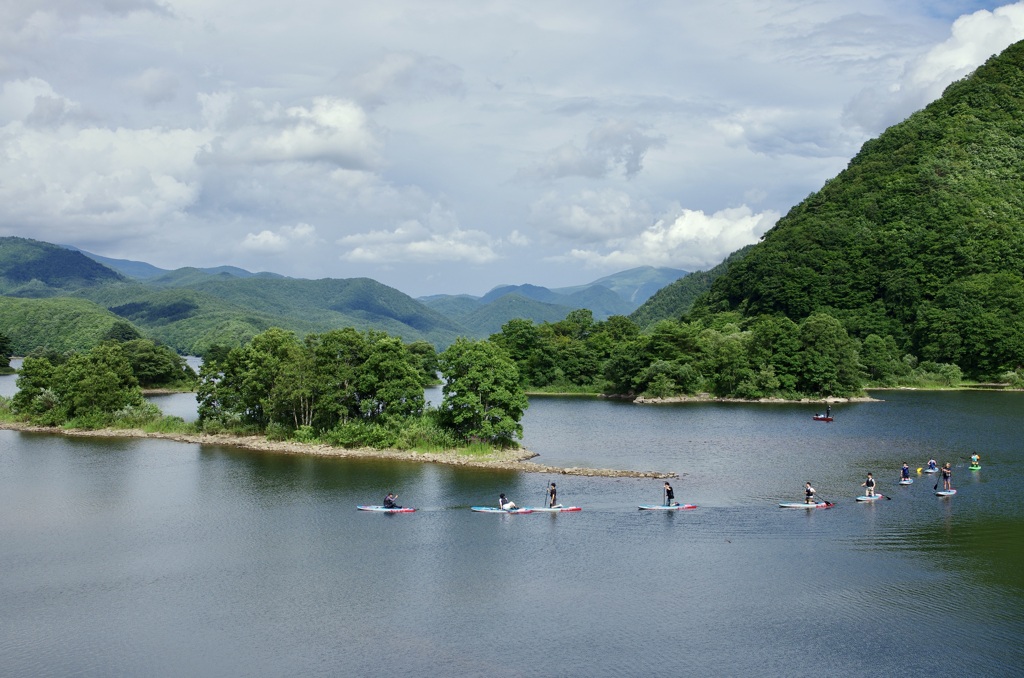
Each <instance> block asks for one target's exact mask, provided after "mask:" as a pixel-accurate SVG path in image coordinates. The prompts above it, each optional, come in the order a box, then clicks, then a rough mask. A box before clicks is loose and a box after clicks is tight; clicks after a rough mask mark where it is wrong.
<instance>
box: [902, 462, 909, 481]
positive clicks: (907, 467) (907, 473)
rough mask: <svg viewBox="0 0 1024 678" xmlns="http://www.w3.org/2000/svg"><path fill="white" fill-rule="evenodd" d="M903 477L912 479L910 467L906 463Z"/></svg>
mask: <svg viewBox="0 0 1024 678" xmlns="http://www.w3.org/2000/svg"><path fill="white" fill-rule="evenodd" d="M903 479H904V480H910V467H909V466H907V465H906V464H904V465H903Z"/></svg>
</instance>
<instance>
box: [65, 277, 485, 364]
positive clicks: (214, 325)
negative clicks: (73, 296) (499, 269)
mask: <svg viewBox="0 0 1024 678" xmlns="http://www.w3.org/2000/svg"><path fill="white" fill-rule="evenodd" d="M178 280H179V281H180V283H181V284H182V285H183V286H182V287H167V286H166V285H167V280H166V279H164V281H163V282H161V283H158V284H153V283H145V284H143V283H131V284H120V285H109V286H106V287H102V288H94V289H89V290H82V291H80V292H79V294H81V295H82V296H85V297H87V298H89V299H91V300H93V301H95V302H96V303H98V304H101V305H103V306H104V307H105V308H108V309H110V310H111V311H113V312H114V313H116V314H117V315H119V316H121V317H122V318H124V319H126V320H128V321H131V322H132V323H133V324H135V325H136V326H137V327H138V328H139V329H140V330H141V331H142V333H143V334H144V335H145V336H147V337H151V338H153V339H157V340H159V341H162V342H164V343H166V344H167V345H169V346H172V347H173V348H175V349H176V350H178V351H181V352H184V353H199V352H203V351H205V350H206V348H208V347H209V346H210V345H212V344H222V345H226V346H238V345H241V344H242V343H244V342H246V341H248V340H249V339H251V338H252V337H253V336H255V335H257V334H260V333H261V332H264V331H266V330H267V329H269V328H270V327H284V328H287V329H289V330H292V331H294V332H296V333H297V334H299V335H305V334H309V333H317V332H327V331H329V330H332V329H338V328H343V327H354V328H356V329H358V330H367V329H376V330H381V331H384V332H387V333H388V334H390V335H392V336H396V337H401V338H402V339H403V340H405V341H407V342H412V341H417V340H423V341H427V342H429V343H431V344H434V345H435V346H440V347H444V346H447V345H449V344H450V343H452V342H453V341H454V340H455V338H456V337H457V336H459V335H460V334H465V332H464V331H463V330H462V329H461V328H460V327H459V326H458V325H456V324H454V323H452V322H451V321H449V320H448V319H447V318H445V317H444V316H442V315H440V314H438V313H436V312H434V311H431V310H430V309H428V308H426V307H425V306H423V305H422V304H420V303H419V302H417V301H416V300H414V299H412V298H411V297H409V296H407V295H405V294H403V293H401V292H399V291H397V290H395V289H393V288H390V287H387V286H386V285H381V284H380V283H377V282H375V281H373V280H369V279H366V278H355V279H346V280H337V279H323V280H301V279H295V278H282V277H260V276H252V277H249V278H236V277H233V276H228V277H224V276H222V275H209V274H205V275H188V276H183V277H181V278H178Z"/></svg>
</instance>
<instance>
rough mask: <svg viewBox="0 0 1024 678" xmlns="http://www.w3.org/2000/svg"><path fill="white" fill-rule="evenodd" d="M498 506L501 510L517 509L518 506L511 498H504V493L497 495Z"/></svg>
mask: <svg viewBox="0 0 1024 678" xmlns="http://www.w3.org/2000/svg"><path fill="white" fill-rule="evenodd" d="M498 508H500V509H501V510H503V511H513V510H515V509H517V508H519V507H518V506H516V503H515V502H514V501H512V500H511V499H506V498H505V495H504V494H499V495H498Z"/></svg>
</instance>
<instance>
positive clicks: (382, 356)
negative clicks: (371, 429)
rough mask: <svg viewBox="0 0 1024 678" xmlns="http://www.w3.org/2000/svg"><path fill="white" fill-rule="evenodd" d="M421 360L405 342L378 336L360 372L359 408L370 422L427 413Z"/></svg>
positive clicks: (358, 381) (357, 385)
mask: <svg viewBox="0 0 1024 678" xmlns="http://www.w3.org/2000/svg"><path fill="white" fill-rule="evenodd" d="M421 374H422V373H421V371H420V365H419V361H418V360H417V359H416V358H415V357H414V356H413V355H412V354H411V353H410V352H409V351H408V350H407V349H406V347H405V345H403V344H402V341H401V340H400V339H397V338H393V337H378V338H377V339H376V341H374V342H373V343H372V344H371V345H370V354H369V355H368V356H367V358H366V362H364V363H363V365H362V367H361V369H360V370H359V376H358V377H357V384H356V387H357V390H358V392H359V409H360V412H361V413H362V414H363V416H364V417H366V418H368V419H383V418H385V417H391V416H398V417H404V416H411V415H416V416H418V415H420V414H422V413H423V404H424V399H423V383H422V380H421V379H422V377H421Z"/></svg>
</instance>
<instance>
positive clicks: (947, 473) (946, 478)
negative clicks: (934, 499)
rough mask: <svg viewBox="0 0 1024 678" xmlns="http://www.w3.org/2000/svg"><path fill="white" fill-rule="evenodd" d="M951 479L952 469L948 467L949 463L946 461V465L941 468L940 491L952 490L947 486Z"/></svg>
mask: <svg viewBox="0 0 1024 678" xmlns="http://www.w3.org/2000/svg"><path fill="white" fill-rule="evenodd" d="M952 478H953V469H952V467H950V465H949V462H948V461H947V462H946V465H945V466H943V467H942V489H944V490H951V489H953V488H952V487H950V486H949V484H950V480H951V479H952Z"/></svg>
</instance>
